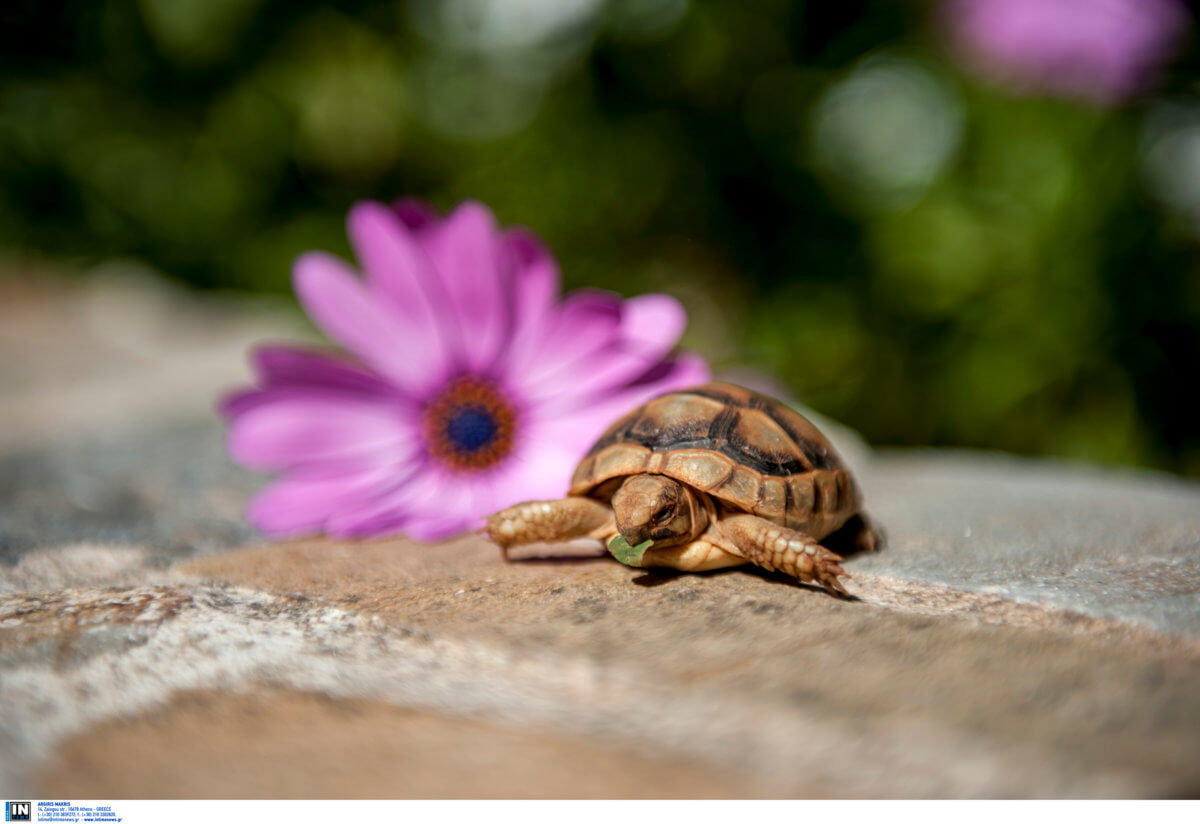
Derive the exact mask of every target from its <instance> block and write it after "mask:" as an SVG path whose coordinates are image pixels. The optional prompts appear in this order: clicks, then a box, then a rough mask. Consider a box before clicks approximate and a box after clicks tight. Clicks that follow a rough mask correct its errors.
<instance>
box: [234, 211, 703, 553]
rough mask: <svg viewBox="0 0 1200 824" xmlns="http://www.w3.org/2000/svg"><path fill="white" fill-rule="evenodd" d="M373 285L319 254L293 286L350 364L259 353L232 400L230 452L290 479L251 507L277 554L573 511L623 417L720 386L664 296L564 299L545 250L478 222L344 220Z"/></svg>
mask: <svg viewBox="0 0 1200 824" xmlns="http://www.w3.org/2000/svg"><path fill="white" fill-rule="evenodd" d="M348 229H349V234H350V240H351V242H352V244H353V246H354V249H355V252H356V253H357V256H358V259H359V262H360V264H361V266H362V268H363V271H364V274H365V277H364V278H362V279H360V278H359V277H358V276H357V274H356V273H355V271H354V270H353V269H352V268H351V267H350V266H349V265H347V264H346V263H345V262H343V261H341V260H339V259H338V258H336V257H333V256H331V255H328V254H325V253H323V252H309V253H307V254H305V255H302V256H301V257H300V258H299V259H298V260H297V261H296V264H295V268H294V270H293V284H294V286H295V289H296V294H297V296H298V297H299V299H300V302H301V303H302V304H303V305H304V308H305V309H306V310H307V312H308V314H309V315H310V316H311V317H312V319H313V320H314V321H315V322H316V324H317V325H318V326H319V327H320V328H321V329H322V330H323V331H324V332H325V333H326V334H327V335H328V336H329V337H330V338H331V339H332V340H333V341H335V342H336V343H338V344H340V345H341V346H342V347H344V348H345V350H346V351H347V352H348V353H349V354H350V355H351V356H352V357H343V356H337V355H333V354H327V353H322V352H318V351H312V350H309V349H304V348H298V347H295V346H288V345H280V346H264V347H261V348H258V349H257V350H255V351H254V353H253V354H252V363H253V366H254V370H255V372H256V374H257V377H258V386H256V387H255V388H252V389H248V390H244V391H241V392H238V393H235V394H233V395H232V396H230V397H228V398H226V399H225V400H224V401H223V402H222V404H221V410H222V413H223V414H224V415H225V416H226V417H227V419H228V421H229V436H228V447H229V451H230V454H232V455H233V457H234V459H235V460H237V461H238V462H239V463H241V464H243V465H244V466H246V467H248V468H251V469H255V470H261V471H265V472H273V473H277V478H276V480H275V481H274V482H273V483H272V484H270V485H269V486H268V487H267V488H266V489H264V490H263V491H262V492H261V493H260V494H259V495H258V496H257V497H256V498H254V500H253V501H252V502H251V503H250V505H249V508H248V510H247V517H248V518H249V520H250V521H251V522H252V523H253V524H254V525H255V526H256V527H257V528H258V529H260V530H261V531H262V532H264V533H266V534H267V535H270V536H272V537H285V536H295V535H302V534H308V533H314V532H322V531H323V532H326V533H328V534H329V535H333V536H336V537H366V536H378V535H384V534H391V533H396V532H404V533H407V534H408V535H411V536H412V537H414V538H417V539H420V540H437V539H440V538H444V537H446V536H449V535H453V534H455V533H457V532H461V531H463V530H466V529H472V528H475V527H477V526H479V525H480V523H481V519H482V518H483V516H485V515H488V514H490V513H492V512H494V511H496V510H498V509H502V508H504V507H505V506H508V505H510V504H513V503H516V502H518V501H521V500H530V499H538V498H557V497H561V496H562V495H563V494H564V493H565V492H566V489H567V486H568V483H569V481H570V477H571V473H572V471H573V469H574V465H575V463H576V462H577V461H578V460H579V458H580V457H581V456H582V455H583V453H584V452H585V451H586V450H587V449H588V447H590V446H591V444H592V443H593V441H594V440H595V439H596V438H597V437H599V435H600V434H601V433H602V432H603V430H604V429H605V428H606V427H607V426H608V425H609V424H610V423H611V422H612V421H614V420H615V419H616V418H617V417H619V416H620V415H621V414H622V413H624V412H626V411H628V410H629V409H632V408H633V407H635V406H637V405H638V404H641V403H643V402H644V401H646V400H648V399H649V398H651V397H653V396H655V395H657V394H660V393H662V392H668V391H671V390H674V389H679V388H683V387H686V386H690V385H695V384H698V383H703V382H705V381H707V380H708V379H709V370H708V366H707V365H706V364H705V362H704V361H703V360H702V359H701V358H699V357H698V356H696V355H693V354H688V353H675V352H674V351H673V350H674V346H675V344H676V342H677V341H678V339H679V336H680V334H681V333H682V332H683V328H684V326H685V325H686V316H685V313H684V311H683V308H682V307H681V306H680V305H679V303H678V301H676V300H675V299H674V298H671V297H669V296H667V295H643V296H641V297H637V298H633V299H630V300H621V299H620V298H619V297H617V296H616V295H612V294H609V293H606V292H599V291H577V292H573V293H571V294H568V295H566V296H565V297H562V298H561V299H560V297H559V289H560V285H559V273H558V266H557V264H556V263H555V261H554V258H553V257H551V255H550V253H549V252H548V251H547V250H546V248H545V247H544V246H543V245H542V244H541V242H540V240H539V239H538V238H537V237H536V236H535V235H534V234H533V233H531V232H529V231H527V230H524V229H520V228H509V229H504V230H501V229H500V228H499V227H498V226H497V225H496V221H495V218H494V217H493V216H492V213H491V212H490V211H489V210H488V209H487V208H486V207H485V206H483V205H482V204H479V203H473V202H467V203H463V204H462V205H460V206H459V207H458V208H457V209H455V210H454V211H453V212H452V213H451V214H450V215H448V216H447V217H446V218H445V219H441V218H439V217H438V216H437V215H436V214H435V213H434V212H432V211H431V210H430V209H429V208H428V207H426V206H424V205H423V204H420V203H416V202H413V201H404V202H401V203H399V204H397V205H396V207H395V208H394V209H393V208H389V207H387V206H385V205H383V204H381V203H370V202H368V203H360V204H358V205H357V206H355V207H354V209H353V210H352V211H351V212H350V216H349V219H348Z"/></svg>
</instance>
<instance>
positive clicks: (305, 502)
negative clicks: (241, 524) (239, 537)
mask: <svg viewBox="0 0 1200 824" xmlns="http://www.w3.org/2000/svg"><path fill="white" fill-rule="evenodd" d="M388 475H389V470H388V469H387V468H376V469H373V470H370V471H367V472H363V473H359V474H355V475H349V476H347V475H339V476H337V477H329V478H284V479H282V480H278V481H276V482H274V483H273V484H271V485H270V486H268V487H267V488H266V489H264V490H263V491H262V492H260V493H258V495H256V496H255V497H254V499H253V500H252V501H251V502H250V504H249V506H248V507H247V508H246V518H247V519H248V520H249V521H250V523H252V524H253V525H254V526H255V528H256V529H258V530H259V531H261V532H263V533H265V534H266V535H269V536H271V537H275V538H282V537H289V536H295V535H303V534H307V533H312V532H316V531H318V530H320V529H321V528H322V527H324V525H325V521H326V520H327V519H328V518H329V516H330V515H331V514H332V513H333V512H336V511H337V510H338V509H339V508H343V507H346V506H354V505H356V504H357V503H359V502H360V501H363V500H367V499H369V498H371V497H373V496H375V495H377V494H378V491H379V490H380V489H385V488H386V486H387V484H388Z"/></svg>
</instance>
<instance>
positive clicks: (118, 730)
mask: <svg viewBox="0 0 1200 824" xmlns="http://www.w3.org/2000/svg"><path fill="white" fill-rule="evenodd" d="M121 284H122V282H118V283H117V284H116V285H115V286H113V285H110V286H108V287H105V286H104V285H103V281H101V282H100V285H95V286H92V287H90V288H91V289H93V290H95V291H94V292H92V293H88V294H83V295H81V293H80V292H79V291H78V290H76V289H73V288H67V287H65V286H64V287H55V288H42V287H38V288H34V287H30V288H27V289H24V290H23V291H22V290H21V289H16V288H15V287H13V286H11V285H8V286H5V287H4V288H3V289H0V299H3V300H7V301H8V303H9V304H12V303H14V302H17V303H19V304H20V305H21V306H22V307H24V308H25V309H27V310H29V311H31V312H32V313H33V316H34V317H38V316H41V317H55V316H59V315H61V313H62V312H66V311H68V310H70V311H75V312H77V313H80V314H78V315H77V317H81V318H84V319H86V318H89V317H91V318H93V320H92V321H89V322H88V323H83V324H77V325H76V326H68V327H66V328H67V329H68V330H70V329H74V330H75V331H74V332H54V333H53V334H51V333H50V332H49V331H41V330H42V327H41V326H39V325H37V324H27V325H26V326H25V327H22V329H23V331H21V333H20V334H19V335H16V334H13V335H8V334H0V370H5V371H3V372H0V379H7V380H8V381H9V385H11V386H13V387H16V391H14V392H13V393H11V394H10V395H8V396H6V397H5V399H4V401H3V404H2V405H0V411H3V412H5V413H10V414H9V417H8V419H6V420H4V421H3V424H4V426H0V430H3V432H4V436H3V438H2V439H0V793H2V794H5V795H9V796H12V795H22V796H34V797H94V798H121V797H206V796H207V797H235V798H243V797H245V798H249V797H465V798H471V797H531V798H538V797H554V798H572V797H810V796H813V797H822V796H837V797H842V796H853V797H927V796H935V797H962V796H968V797H969V796H975V797H978V796H983V797H1025V796H1034V797H1064V796H1091V797H1112V796H1134V797H1145V796H1185V797H1194V796H1196V795H1197V794H1200V766H1197V765H1200V578H1198V576H1197V569H1200V485H1197V484H1196V483H1194V482H1190V481H1185V480H1181V479H1177V478H1172V477H1167V476H1162V475H1156V474H1153V473H1141V472H1133V471H1129V470H1113V469H1101V468H1095V467H1080V466H1072V465H1065V464H1059V463H1054V462H1049V461H1031V460H1023V459H1017V458H1012V457H1008V456H1002V455H986V454H972V453H946V452H910V453H876V454H874V455H871V454H869V453H865V452H863V453H860V454H859V455H858V457H856V459H855V460H856V462H857V463H858V471H859V474H860V478H861V480H862V481H863V483H864V486H865V488H866V492H867V502H868V507H869V509H870V511H871V512H872V513H873V514H874V515H875V516H876V517H877V519H878V520H879V521H880V522H881V523H882V524H883V525H884V527H885V528H886V529H887V532H888V536H889V545H888V546H887V548H886V549H885V550H883V551H882V552H879V553H876V554H873V555H869V556H861V557H856V558H851V559H849V560H848V561H847V563H846V567H847V569H848V570H850V572H851V574H852V575H853V578H851V579H850V581H849V582H848V586H849V588H850V589H851V590H852V592H853V593H854V596H855V597H853V598H852V599H847V600H839V599H834V598H831V597H829V596H828V595H826V594H825V593H824V592H822V591H821V590H819V589H815V588H813V587H808V586H804V585H799V584H796V583H794V582H790V581H788V580H786V579H784V578H781V577H778V576H775V575H771V574H767V573H764V572H762V571H759V570H753V569H735V570H726V571H722V572H716V573H708V574H703V575H683V574H665V573H657V572H653V571H646V570H635V569H630V568H626V567H622V566H620V565H619V564H617V563H616V562H615V561H613V560H612V559H611V558H608V557H607V556H605V555H604V554H603V553H602V550H601V551H600V552H597V547H596V546H594V545H587V544H576V545H572V546H570V547H547V548H543V549H535V550H533V551H526V552H525V554H524V555H522V556H521V557H519V558H518V559H517V560H515V561H514V562H512V563H507V564H506V563H504V562H502V560H501V559H500V556H499V553H498V551H497V550H496V549H495V548H494V547H492V546H489V545H488V544H486V543H484V542H482V541H481V540H479V539H477V538H474V537H467V538H462V539H459V540H455V541H450V542H447V543H444V544H440V545H432V546H431V545H420V544H416V543H413V542H409V541H406V540H403V539H390V540H381V541H367V542H334V541H329V540H325V539H320V538H314V539H311V540H302V541H292V542H283V543H262V542H259V541H257V539H255V538H254V537H253V536H252V535H251V533H250V532H249V531H248V530H247V529H246V527H245V526H244V524H243V523H242V522H241V519H240V515H239V511H240V507H241V505H242V502H243V501H244V500H245V498H246V496H247V495H248V494H249V492H250V490H251V489H253V487H254V485H255V484H256V483H257V481H256V480H255V479H253V478H250V477H248V476H247V475H245V474H244V473H241V472H240V471H238V470H237V469H236V468H235V467H233V466H231V465H230V464H229V463H228V462H227V461H226V460H225V459H224V457H223V454H222V449H221V432H220V428H219V425H218V424H217V422H216V421H215V420H214V419H213V418H212V416H211V413H210V411H209V410H210V408H211V407H210V404H211V399H212V397H213V396H215V394H216V393H217V392H218V391H219V390H220V389H221V388H223V387H225V386H228V385H231V384H235V383H237V382H238V381H239V379H240V367H239V366H238V362H237V358H236V357H234V356H232V355H230V353H229V352H228V351H227V350H228V348H229V346H230V343H229V341H230V340H231V339H234V338H237V337H238V335H239V334H243V335H244V334H245V328H246V327H245V326H244V325H239V322H237V321H236V319H234V315H235V314H236V313H234V314H232V315H230V316H228V317H227V316H225V315H224V314H222V313H221V312H217V313H215V314H214V313H213V310H212V307H211V306H207V305H195V304H194V303H193V302H191V301H189V300H186V299H184V298H181V297H179V296H177V295H176V296H171V295H170V294H169V293H166V294H167V296H166V297H164V296H162V295H161V294H160V296H159V298H157V299H156V300H159V301H160V302H159V303H153V304H152V308H153V307H157V309H155V311H161V310H162V309H163V306H169V307H170V309H171V311H172V312H174V313H176V314H177V315H178V318H176V319H175V322H176V323H177V324H178V325H179V328H180V329H185V330H186V329H196V330H201V329H202V328H203V327H204V325H205V324H206V323H207V324H210V325H211V324H216V328H217V330H218V331H214V332H213V333H212V335H210V336H206V335H205V334H204V333H203V332H202V331H195V332H194V333H193V336H192V338H191V339H188V342H187V343H186V345H184V343H183V342H180V341H176V342H175V343H173V344H172V345H173V346H176V349H175V350H174V352H175V354H174V355H173V356H172V357H174V358H176V362H179V361H181V360H185V361H187V362H188V363H192V364H197V365H199V364H207V366H205V367H204V368H199V366H197V368H195V369H194V370H193V371H192V375H193V377H194V382H193V383H192V384H189V385H188V387H187V388H186V390H185V389H184V388H183V387H182V385H181V384H179V383H172V382H171V381H173V380H175V378H168V377H167V376H165V374H164V373H165V372H168V371H170V370H168V369H166V366H165V363H164V362H158V361H155V360H154V359H153V358H151V359H149V362H147V359H146V358H145V357H143V356H142V355H140V354H138V353H139V346H141V345H142V344H144V345H145V346H148V347H149V348H151V349H153V348H154V346H155V345H157V344H155V343H154V342H155V341H159V342H160V343H161V340H162V337H163V336H164V335H166V334H167V333H166V332H164V331H163V330H162V326H161V324H157V325H156V324H155V323H152V322H151V321H149V320H147V319H145V314H146V312H147V310H146V308H145V305H144V304H140V306H141V308H138V306H139V304H138V303H137V301H139V300H143V301H144V300H145V299H144V298H141V297H137V296H138V295H140V294H141V292H140V290H138V289H135V290H134V291H133V292H132V293H130V292H129V290H128V288H127V286H125V285H121ZM105 289H109V290H110V291H109V292H106V291H105ZM122 290H125V291H122ZM114 294H115V295H117V297H113V295H114ZM131 294H132V295H133V296H134V297H135V298H136V300H133V304H132V308H131V304H130V300H131V298H130V295H131ZM121 295H124V297H123V298H121V297H120V296H121ZM161 301H166V303H165V304H164V303H162V302H161ZM96 305H98V306H100V309H96V308H95V307H96ZM88 306H91V307H92V308H91V309H87V308H86V307H88ZM55 307H57V309H55ZM64 307H65V308H64ZM80 307H84V308H82V309H81V308H80ZM52 310H53V311H52ZM97 312H98V313H99V317H100V318H101V319H103V318H104V317H110V316H111V317H118V318H125V319H126V320H128V321H129V323H126V324H125V326H127V327H128V329H127V330H124V331H120V332H119V333H114V332H113V331H112V328H110V327H112V323H111V322H110V323H109V326H108V327H106V326H105V324H104V323H100V328H101V329H105V328H108V329H109V331H108V332H106V333H104V335H101V336H100V337H101V339H102V340H99V341H98V340H97V339H96V337H95V336H96V334H98V333H96V327H95V324H96V323H98V322H99V321H96V320H95V315H96V313H97ZM39 313H40V315H39ZM89 313H90V314H89ZM105 313H108V314H107V315H106V314H105ZM122 313H125V314H122ZM219 318H223V319H222V320H220V322H219V323H218V322H217V319H219ZM260 323H261V324H265V323H266V322H265V321H260ZM89 324H90V325H89ZM139 324H140V325H139ZM251 325H252V324H251ZM59 328H62V327H59ZM117 328H118V329H122V325H121V324H117ZM239 330H241V331H240V332H239ZM39 334H41V335H43V336H45V337H47V338H52V337H54V335H59V336H60V337H69V336H70V334H75V335H76V336H77V339H76V340H74V342H73V344H72V343H71V342H70V341H67V342H64V341H63V340H61V339H58V338H55V339H54V340H47V341H46V350H45V351H43V352H42V353H41V354H39V355H38V357H39V358H41V359H42V360H41V361H39V368H38V369H33V368H31V367H30V365H29V364H28V363H18V362H19V361H20V360H21V359H20V358H18V357H15V355H14V353H15V351H16V349H15V347H16V346H18V345H20V346H22V347H24V346H27V345H28V343H29V339H31V338H33V339H35V343H36V338H37V336H38V335H39ZM112 334H118V338H119V337H120V334H127V335H135V336H136V335H141V336H142V337H140V338H137V340H138V341H141V344H139V346H133V345H129V346H125V348H123V349H122V348H121V346H115V345H114V344H112V343H111V340H110V338H111V335H112ZM105 335H108V336H109V337H105ZM156 336H157V337H156ZM184 337H185V338H186V336H184ZM216 338H220V340H217V339H216ZM104 341H108V343H104ZM147 341H149V343H147ZM68 344H70V345H68ZM163 345H164V346H165V345H166V344H163ZM34 348H35V349H36V347H34ZM122 353H123V354H122ZM121 358H125V360H124V361H122V360H121ZM14 364H16V365H14ZM114 364H115V365H114ZM120 369H125V370H126V372H125V374H124V377H123V378H122V379H121V380H118V381H116V383H117V386H118V389H119V390H120V391H116V392H114V390H113V388H112V386H111V385H110V382H106V381H105V380H101V379H98V378H97V379H95V380H92V379H91V378H90V377H89V376H90V375H94V374H108V375H110V376H111V375H112V374H113V370H116V371H120ZM105 370H109V371H107V372H105ZM134 386H136V387H139V389H138V391H139V392H141V393H142V395H143V396H144V397H146V398H152V399H154V400H153V402H150V403H147V404H141V403H139V401H138V398H137V397H126V394H127V393H128V392H129V391H130V388H131V387H134ZM121 387H124V388H121ZM65 397H70V398H71V399H72V403H82V404H85V406H86V405H87V404H89V403H90V404H91V407H92V408H95V409H98V410H101V411H104V414H103V415H101V416H100V417H99V419H96V420H92V419H88V418H86V416H85V415H82V414H81V413H79V412H78V411H64V412H61V413H59V412H55V411H54V407H55V403H54V402H55V400H56V399H57V398H65ZM38 410H40V412H38ZM105 410H107V411H105ZM14 411H16V412H20V413H21V414H11V413H13V412H14ZM34 412H37V414H34ZM118 413H119V414H118Z"/></svg>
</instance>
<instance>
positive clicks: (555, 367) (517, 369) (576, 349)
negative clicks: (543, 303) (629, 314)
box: [506, 289, 621, 389]
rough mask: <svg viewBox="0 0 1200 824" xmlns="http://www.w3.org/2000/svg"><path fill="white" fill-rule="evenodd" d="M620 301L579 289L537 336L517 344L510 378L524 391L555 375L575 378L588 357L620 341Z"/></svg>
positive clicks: (510, 358)
mask: <svg viewBox="0 0 1200 824" xmlns="http://www.w3.org/2000/svg"><path fill="white" fill-rule="evenodd" d="M620 328H621V300H620V298H618V297H617V296H616V295H614V294H611V293H609V292H601V291H599V290H594V289H579V290H576V291H574V292H571V293H570V294H568V295H567V296H566V298H565V299H564V300H563V302H562V304H561V305H560V306H559V307H558V308H557V310H555V311H553V312H552V313H551V315H550V317H549V318H548V320H547V323H546V325H545V326H544V328H543V330H542V334H541V335H538V336H531V337H528V338H526V337H522V338H521V339H519V340H514V342H513V346H512V347H511V348H510V349H509V353H508V358H507V360H508V369H507V370H506V373H507V377H508V379H509V380H511V381H512V382H513V383H514V384H515V385H518V386H520V387H522V388H523V389H531V388H533V387H536V386H537V385H538V384H539V383H540V382H542V381H544V380H547V379H551V378H554V377H555V376H556V375H558V376H561V375H563V374H573V373H574V371H575V369H574V368H575V367H576V366H577V364H578V363H579V362H580V361H582V360H583V359H584V358H586V357H587V356H589V355H593V354H595V353H597V352H603V351H605V349H606V348H608V347H611V346H613V345H614V344H616V343H617V342H619V340H620Z"/></svg>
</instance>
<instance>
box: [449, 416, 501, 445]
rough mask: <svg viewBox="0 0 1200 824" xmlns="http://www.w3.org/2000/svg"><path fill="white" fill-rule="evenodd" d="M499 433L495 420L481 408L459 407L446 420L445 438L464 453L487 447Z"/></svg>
mask: <svg viewBox="0 0 1200 824" xmlns="http://www.w3.org/2000/svg"><path fill="white" fill-rule="evenodd" d="M499 432H500V426H499V425H498V424H497V423H496V419H495V418H493V417H492V416H491V414H489V413H488V411H487V410H486V409H484V408H483V407H482V406H474V405H470V406H460V407H459V408H458V409H456V410H454V411H452V412H451V413H450V415H449V417H447V419H446V437H447V438H448V439H449V440H450V441H451V442H452V443H453V444H454V445H455V446H457V447H458V448H459V449H462V450H464V451H466V452H475V451H477V450H479V449H481V448H483V447H485V446H487V445H488V444H489V443H491V442H492V441H494V440H495V439H496V435H497V434H499Z"/></svg>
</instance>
